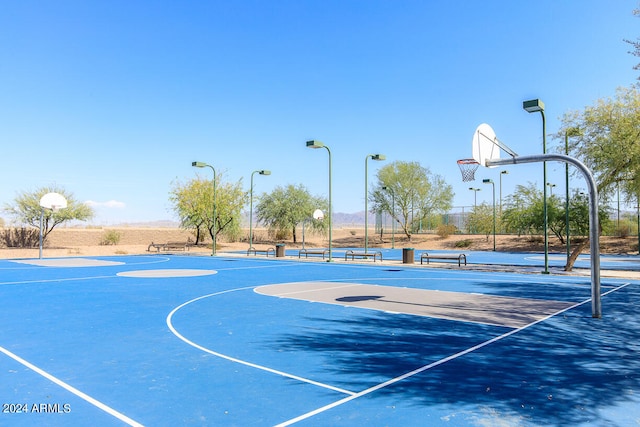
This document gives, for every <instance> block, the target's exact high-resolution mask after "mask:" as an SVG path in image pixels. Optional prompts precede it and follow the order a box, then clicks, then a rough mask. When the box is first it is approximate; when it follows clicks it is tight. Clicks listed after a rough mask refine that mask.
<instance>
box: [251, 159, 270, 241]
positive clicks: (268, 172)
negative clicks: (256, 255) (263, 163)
mask: <svg viewBox="0 0 640 427" xmlns="http://www.w3.org/2000/svg"><path fill="white" fill-rule="evenodd" d="M255 174H260V175H271V171H269V170H265V169H263V170H257V171H253V172H251V188H250V189H249V249H251V248H253V175H255Z"/></svg>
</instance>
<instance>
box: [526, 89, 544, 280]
mask: <svg viewBox="0 0 640 427" xmlns="http://www.w3.org/2000/svg"><path fill="white" fill-rule="evenodd" d="M522 108H523V109H524V110H525V111H526V112H528V113H537V112H539V113H540V114H541V115H542V154H546V153H547V121H546V119H545V115H544V102H542V101H541V100H539V99H532V100H530V101H524V102H523V103H522ZM542 182H543V184H546V182H547V162H542ZM542 191H543V197H542V205H543V210H544V213H543V215H544V271H543V274H549V230H548V216H547V187H546V185H543V186H542Z"/></svg>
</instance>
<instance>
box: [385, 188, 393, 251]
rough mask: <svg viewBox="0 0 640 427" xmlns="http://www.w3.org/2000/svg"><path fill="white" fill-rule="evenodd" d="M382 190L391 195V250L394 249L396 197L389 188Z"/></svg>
mask: <svg viewBox="0 0 640 427" xmlns="http://www.w3.org/2000/svg"><path fill="white" fill-rule="evenodd" d="M382 189H383V190H387V191H389V192H390V193H391V249H395V248H396V195H395V193H394V192H393V189H392V188H391V187H387V186H384V187H382Z"/></svg>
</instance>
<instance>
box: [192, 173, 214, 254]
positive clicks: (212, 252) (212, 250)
mask: <svg viewBox="0 0 640 427" xmlns="http://www.w3.org/2000/svg"><path fill="white" fill-rule="evenodd" d="M191 166H193V167H196V168H211V170H212V171H213V231H212V232H211V234H212V235H213V248H212V249H211V256H215V255H216V170H215V169H214V168H213V166H211V165H210V164H207V163H204V162H191Z"/></svg>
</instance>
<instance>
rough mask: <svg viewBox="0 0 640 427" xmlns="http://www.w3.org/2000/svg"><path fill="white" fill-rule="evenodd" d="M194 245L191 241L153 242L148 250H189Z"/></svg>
mask: <svg viewBox="0 0 640 427" xmlns="http://www.w3.org/2000/svg"><path fill="white" fill-rule="evenodd" d="M192 245H193V243H191V242H167V243H153V242H151V244H150V245H149V246H148V247H147V252H151V249H155V250H156V251H158V252H160V251H172V250H174V251H175V250H181V251H188V250H189V248H190V247H191V246H192Z"/></svg>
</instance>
